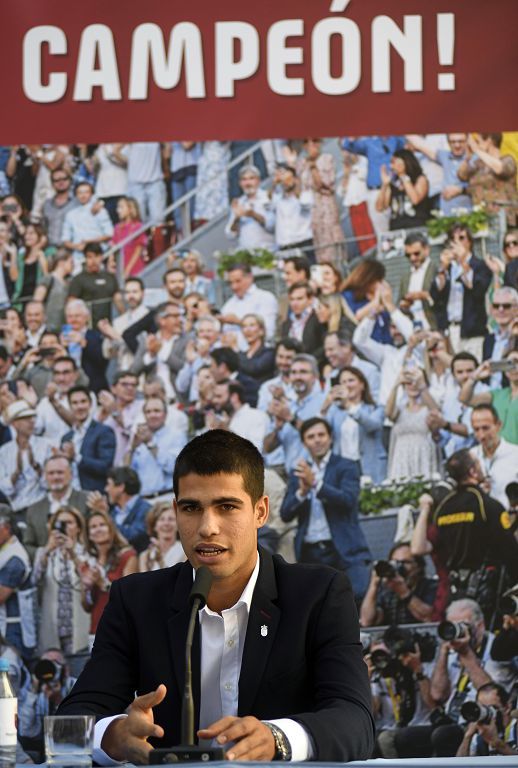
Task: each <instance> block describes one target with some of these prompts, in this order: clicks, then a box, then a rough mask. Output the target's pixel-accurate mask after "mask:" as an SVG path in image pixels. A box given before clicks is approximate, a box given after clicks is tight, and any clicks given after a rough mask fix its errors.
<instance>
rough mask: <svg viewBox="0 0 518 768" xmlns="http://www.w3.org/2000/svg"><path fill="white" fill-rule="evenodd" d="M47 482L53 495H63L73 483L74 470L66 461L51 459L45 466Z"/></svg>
mask: <svg viewBox="0 0 518 768" xmlns="http://www.w3.org/2000/svg"><path fill="white" fill-rule="evenodd" d="M45 482H46V483H47V488H48V489H49V491H50V492H51V493H61V492H62V491H64V490H66V489H67V488H68V486H69V485H70V483H71V482H72V470H71V469H70V464H69V463H68V461H67V460H66V459H63V458H56V459H51V460H50V461H48V462H47V464H46V465H45Z"/></svg>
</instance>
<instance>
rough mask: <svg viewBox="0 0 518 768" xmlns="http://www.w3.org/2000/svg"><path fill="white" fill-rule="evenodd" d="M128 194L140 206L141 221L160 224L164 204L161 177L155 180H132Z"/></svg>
mask: <svg viewBox="0 0 518 768" xmlns="http://www.w3.org/2000/svg"><path fill="white" fill-rule="evenodd" d="M128 196H129V197H134V198H135V200H136V201H137V203H138V206H139V208H140V217H141V219H142V221H143V222H145V223H148V222H152V223H153V224H161V223H162V222H163V220H164V211H165V204H166V195H165V184H164V182H163V181H162V179H157V180H156V181H145V182H133V184H130V186H129V189H128Z"/></svg>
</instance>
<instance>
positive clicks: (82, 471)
mask: <svg viewBox="0 0 518 768" xmlns="http://www.w3.org/2000/svg"><path fill="white" fill-rule="evenodd" d="M67 397H68V402H69V405H70V410H71V411H72V415H73V417H74V427H73V429H71V430H70V431H69V432H67V433H66V434H65V435H64V436H63V439H62V440H61V450H62V451H63V453H64V454H65V456H67V458H68V459H69V460H70V461H71V462H72V463H73V465H74V467H75V469H76V470H77V475H78V477H79V484H80V486H81V488H82V489H83V490H84V491H103V490H104V486H105V485H106V478H107V476H108V470H109V469H110V467H111V466H112V464H113V459H114V456H115V432H114V431H113V429H112V428H111V427H106V426H105V425H104V424H100V423H99V422H98V421H95V420H94V419H93V418H92V417H91V414H90V409H91V407H92V402H91V400H90V391H89V390H88V389H87V387H82V386H80V385H77V386H75V387H72V388H71V389H69V391H68V394H67Z"/></svg>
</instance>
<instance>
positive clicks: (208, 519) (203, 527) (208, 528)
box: [198, 508, 219, 538]
mask: <svg viewBox="0 0 518 768" xmlns="http://www.w3.org/2000/svg"><path fill="white" fill-rule="evenodd" d="M198 532H199V534H200V536H201V537H202V538H208V537H210V536H216V535H217V534H218V533H219V519H218V515H217V513H216V512H215V510H213V509H210V508H209V509H205V510H204V512H203V514H202V516H201V518H200V525H199V528H198Z"/></svg>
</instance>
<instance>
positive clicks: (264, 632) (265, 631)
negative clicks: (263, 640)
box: [261, 624, 268, 637]
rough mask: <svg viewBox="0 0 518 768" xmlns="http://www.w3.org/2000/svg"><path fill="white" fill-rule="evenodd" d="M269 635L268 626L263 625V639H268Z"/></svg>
mask: <svg viewBox="0 0 518 768" xmlns="http://www.w3.org/2000/svg"><path fill="white" fill-rule="evenodd" d="M267 634H268V627H267V626H266V624H262V625H261V637H266V635H267Z"/></svg>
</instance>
